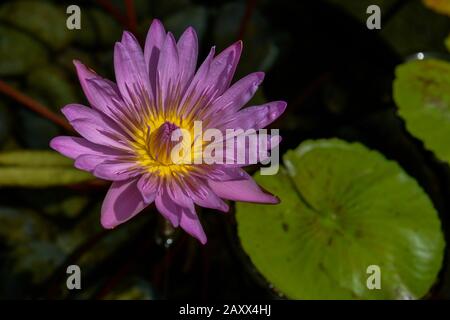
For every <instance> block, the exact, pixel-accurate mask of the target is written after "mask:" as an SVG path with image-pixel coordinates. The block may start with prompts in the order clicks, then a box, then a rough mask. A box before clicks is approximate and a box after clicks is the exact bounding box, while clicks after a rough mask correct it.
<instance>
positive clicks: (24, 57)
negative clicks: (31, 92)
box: [0, 25, 47, 76]
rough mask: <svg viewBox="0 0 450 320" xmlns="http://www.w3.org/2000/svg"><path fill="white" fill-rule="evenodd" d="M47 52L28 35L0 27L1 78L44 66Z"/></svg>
mask: <svg viewBox="0 0 450 320" xmlns="http://www.w3.org/2000/svg"><path fill="white" fill-rule="evenodd" d="M46 60H47V52H46V50H45V48H44V46H43V45H42V44H40V43H39V42H37V41H36V40H34V39H32V38H30V37H29V36H28V35H26V34H24V33H22V32H20V31H17V30H14V29H12V28H10V27H4V26H2V25H0V76H15V75H20V74H23V73H25V72H27V71H28V69H30V68H31V67H33V66H36V65H40V64H43V63H44V62H45V61H46Z"/></svg>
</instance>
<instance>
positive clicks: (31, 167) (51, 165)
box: [0, 151, 93, 187]
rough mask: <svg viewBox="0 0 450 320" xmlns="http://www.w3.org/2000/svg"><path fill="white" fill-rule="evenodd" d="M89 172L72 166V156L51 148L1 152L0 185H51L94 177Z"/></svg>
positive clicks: (82, 180)
mask: <svg viewBox="0 0 450 320" xmlns="http://www.w3.org/2000/svg"><path fill="white" fill-rule="evenodd" d="M92 178H93V177H92V175H90V174H89V173H86V172H84V171H79V170H77V169H75V168H73V167H72V162H71V161H70V160H69V159H65V158H64V157H62V156H60V155H58V154H56V153H55V152H51V151H12V152H5V153H0V186H8V187H11V186H14V187H51V186H62V185H68V184H75V183H80V182H84V181H87V180H91V179H92Z"/></svg>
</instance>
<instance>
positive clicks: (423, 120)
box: [394, 59, 450, 162]
mask: <svg viewBox="0 0 450 320" xmlns="http://www.w3.org/2000/svg"><path fill="white" fill-rule="evenodd" d="M394 100H395V102H396V103H397V106H398V112H399V114H400V115H401V116H402V117H403V119H404V120H405V121H406V126H407V128H408V130H409V131H410V132H411V133H412V134H413V135H414V136H416V137H417V138H419V139H421V140H422V141H423V142H424V144H425V146H426V147H427V148H428V149H429V150H431V151H433V152H434V153H435V154H436V156H437V157H438V158H440V159H441V160H443V161H447V162H449V161H450V141H449V137H450V64H449V63H447V62H444V61H440V60H433V59H429V60H422V61H411V62H408V63H405V64H402V65H400V66H399V67H398V68H397V70H396V79H395V81H394Z"/></svg>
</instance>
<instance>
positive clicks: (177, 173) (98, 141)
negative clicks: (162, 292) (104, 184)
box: [50, 20, 286, 244]
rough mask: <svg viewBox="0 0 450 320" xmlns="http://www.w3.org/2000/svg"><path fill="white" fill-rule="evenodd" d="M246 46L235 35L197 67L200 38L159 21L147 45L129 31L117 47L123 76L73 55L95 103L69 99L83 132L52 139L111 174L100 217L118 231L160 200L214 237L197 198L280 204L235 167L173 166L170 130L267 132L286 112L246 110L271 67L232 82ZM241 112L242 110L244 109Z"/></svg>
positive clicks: (101, 173)
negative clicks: (99, 70) (110, 75)
mask: <svg viewBox="0 0 450 320" xmlns="http://www.w3.org/2000/svg"><path fill="white" fill-rule="evenodd" d="M241 50H242V42H241V41H239V42H236V43H235V44H233V45H231V46H230V47H228V48H227V49H225V50H224V51H223V52H221V53H220V54H218V55H215V50H214V47H213V48H212V49H211V51H210V53H209V54H208V56H207V57H206V59H205V61H204V62H203V63H202V64H201V66H200V67H199V68H198V70H197V71H196V66H197V53H198V41H197V35H196V33H195V31H194V29H192V28H188V29H187V30H186V31H185V32H184V33H183V34H182V36H181V37H180V39H179V40H178V42H176V41H175V39H174V37H173V35H172V34H171V33H170V32H167V33H166V31H165V30H164V27H163V25H162V24H161V22H160V21H158V20H154V21H153V23H152V24H151V26H150V30H149V32H148V35H147V39H146V42H145V48H144V51H143V52H142V49H141V47H140V45H139V43H138V41H137V40H136V38H135V37H134V36H133V35H132V34H131V33H129V32H124V34H123V37H122V41H121V42H118V43H116V45H115V48H114V68H115V75H116V81H117V84H116V83H113V82H111V81H109V80H107V79H104V78H102V77H100V76H99V75H97V74H96V73H95V72H94V71H92V70H91V69H88V68H87V67H86V66H84V65H83V64H82V63H80V62H79V61H74V64H75V66H76V69H77V73H78V77H79V80H80V83H81V86H82V88H83V91H84V93H85V95H86V97H87V99H88V101H89V103H90V105H91V107H87V106H83V105H80V104H69V105H67V106H65V107H64V108H63V109H62V112H63V113H64V115H65V116H66V118H67V119H68V120H69V122H70V123H71V125H72V126H73V127H74V129H75V130H76V131H77V132H78V133H79V134H80V135H81V136H82V137H70V136H59V137H56V138H54V139H53V140H52V141H51V143H50V145H51V147H52V148H53V149H55V150H57V151H58V152H60V153H61V154H63V155H65V156H67V157H70V158H72V159H75V167H77V168H79V169H81V170H86V171H89V172H91V173H92V174H93V175H94V176H96V177H98V178H101V179H105V180H110V181H113V183H112V185H111V187H110V189H109V191H108V193H107V195H106V198H105V200H104V202H103V206H102V209H101V224H102V225H103V227H105V228H114V227H116V226H117V225H119V224H121V223H123V222H125V221H127V220H129V219H131V218H132V217H134V216H135V215H136V214H138V213H139V212H140V211H142V210H143V209H144V208H145V207H147V206H148V205H149V204H151V203H153V202H155V204H156V208H157V209H158V211H159V212H160V213H161V214H162V215H163V216H164V217H165V218H167V219H168V220H169V221H170V222H171V223H172V225H173V226H175V227H177V226H181V227H182V228H183V229H184V230H186V231H187V232H188V233H189V234H191V235H192V236H194V237H196V238H197V239H198V240H200V242H201V243H203V244H204V243H206V235H205V232H204V231H203V228H202V225H201V223H200V221H199V218H198V216H197V214H196V211H195V205H198V206H202V207H207V208H212V209H217V210H221V211H224V212H226V211H228V205H227V204H226V203H225V202H224V201H223V200H222V199H228V200H234V201H248V202H256V203H271V204H274V203H278V201H279V200H278V198H276V197H275V196H273V195H270V194H268V193H266V192H264V191H262V190H261V189H260V187H259V186H258V185H257V184H256V183H255V182H254V181H253V179H252V178H251V177H250V176H249V175H248V174H247V173H246V172H245V171H244V170H243V169H241V168H242V166H244V165H245V164H244V165H242V164H241V165H235V164H231V165H230V164H210V165H207V164H184V163H181V164H180V163H174V162H173V161H172V160H171V157H170V152H171V149H172V147H173V144H174V142H173V141H172V140H171V139H170V135H171V133H172V132H173V131H174V130H176V129H178V128H182V129H186V130H188V131H189V132H190V131H192V127H193V123H194V121H202V123H203V128H218V129H219V130H223V131H225V130H226V129H229V128H242V129H244V130H246V129H249V128H254V129H259V128H263V127H265V126H267V125H268V124H270V123H271V122H273V121H274V120H275V119H276V118H278V116H279V115H281V114H282V113H283V112H284V110H285V108H286V103H285V102H282V101H278V102H270V103H266V104H264V105H261V106H253V107H248V108H244V109H242V108H243V106H244V105H245V104H246V103H247V102H248V101H249V100H250V99H251V98H252V96H253V94H254V93H255V91H256V90H257V87H258V85H260V84H261V82H262V80H263V78H264V74H263V73H262V72H256V73H252V74H250V75H248V76H246V77H244V78H243V79H241V80H239V81H237V82H236V83H234V84H233V85H231V86H230V84H231V80H232V77H233V74H234V72H235V69H236V66H237V64H238V61H239V58H240V55H241ZM241 109H242V110H241Z"/></svg>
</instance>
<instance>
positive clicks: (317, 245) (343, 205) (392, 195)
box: [236, 139, 445, 299]
mask: <svg viewBox="0 0 450 320" xmlns="http://www.w3.org/2000/svg"><path fill="white" fill-rule="evenodd" d="M283 159H284V164H285V167H284V168H282V170H281V171H280V173H279V175H276V176H261V175H257V176H256V177H255V179H256V181H257V182H258V183H259V184H260V185H262V186H263V187H265V188H267V189H269V190H271V191H273V192H274V193H275V194H278V195H280V198H281V203H280V204H279V205H277V206H271V207H268V206H258V205H255V204H248V203H238V204H237V214H236V217H237V222H238V234H239V238H240V240H241V244H242V247H243V249H244V250H245V252H246V253H247V254H248V255H249V257H250V259H251V261H252V262H253V264H254V265H255V266H256V268H257V269H258V270H259V272H260V273H261V274H262V275H263V276H264V277H265V278H266V279H267V281H268V282H270V283H271V284H272V285H273V286H274V287H275V288H276V289H277V290H278V291H280V292H281V293H283V294H284V295H285V296H287V297H288V298H291V299H417V298H421V297H424V296H425V295H426V294H427V292H428V291H429V290H430V288H431V286H432V285H433V283H434V282H435V281H436V277H437V274H438V272H439V270H440V268H441V264H442V259H443V251H444V246H445V243H444V239H443V235H442V232H441V225H440V220H439V218H438V215H437V212H436V210H435V209H434V207H433V204H432V203H431V201H430V199H429V198H428V196H427V195H426V194H425V192H424V191H423V190H422V189H421V187H420V186H419V185H418V183H417V182H416V181H415V180H414V179H413V178H411V177H410V176H408V175H407V174H406V173H405V172H404V171H403V169H402V168H401V167H400V166H399V165H398V164H397V163H396V162H393V161H389V160H386V159H385V158H384V156H383V155H381V154H380V153H378V152H376V151H371V150H369V149H367V148H366V147H364V146H363V145H361V144H358V143H348V142H344V141H341V140H337V139H330V140H317V141H306V142H304V143H302V144H301V145H300V146H299V147H298V148H297V149H296V150H292V151H288V152H287V153H286V154H285V155H284V158H283ZM373 265H375V266H378V267H379V270H380V273H381V274H380V276H381V277H380V281H381V283H380V285H381V286H380V289H373V287H371V286H368V285H367V281H368V278H369V277H370V276H371V274H370V273H368V271H367V270H368V267H369V266H373ZM370 288H372V289H370Z"/></svg>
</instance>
